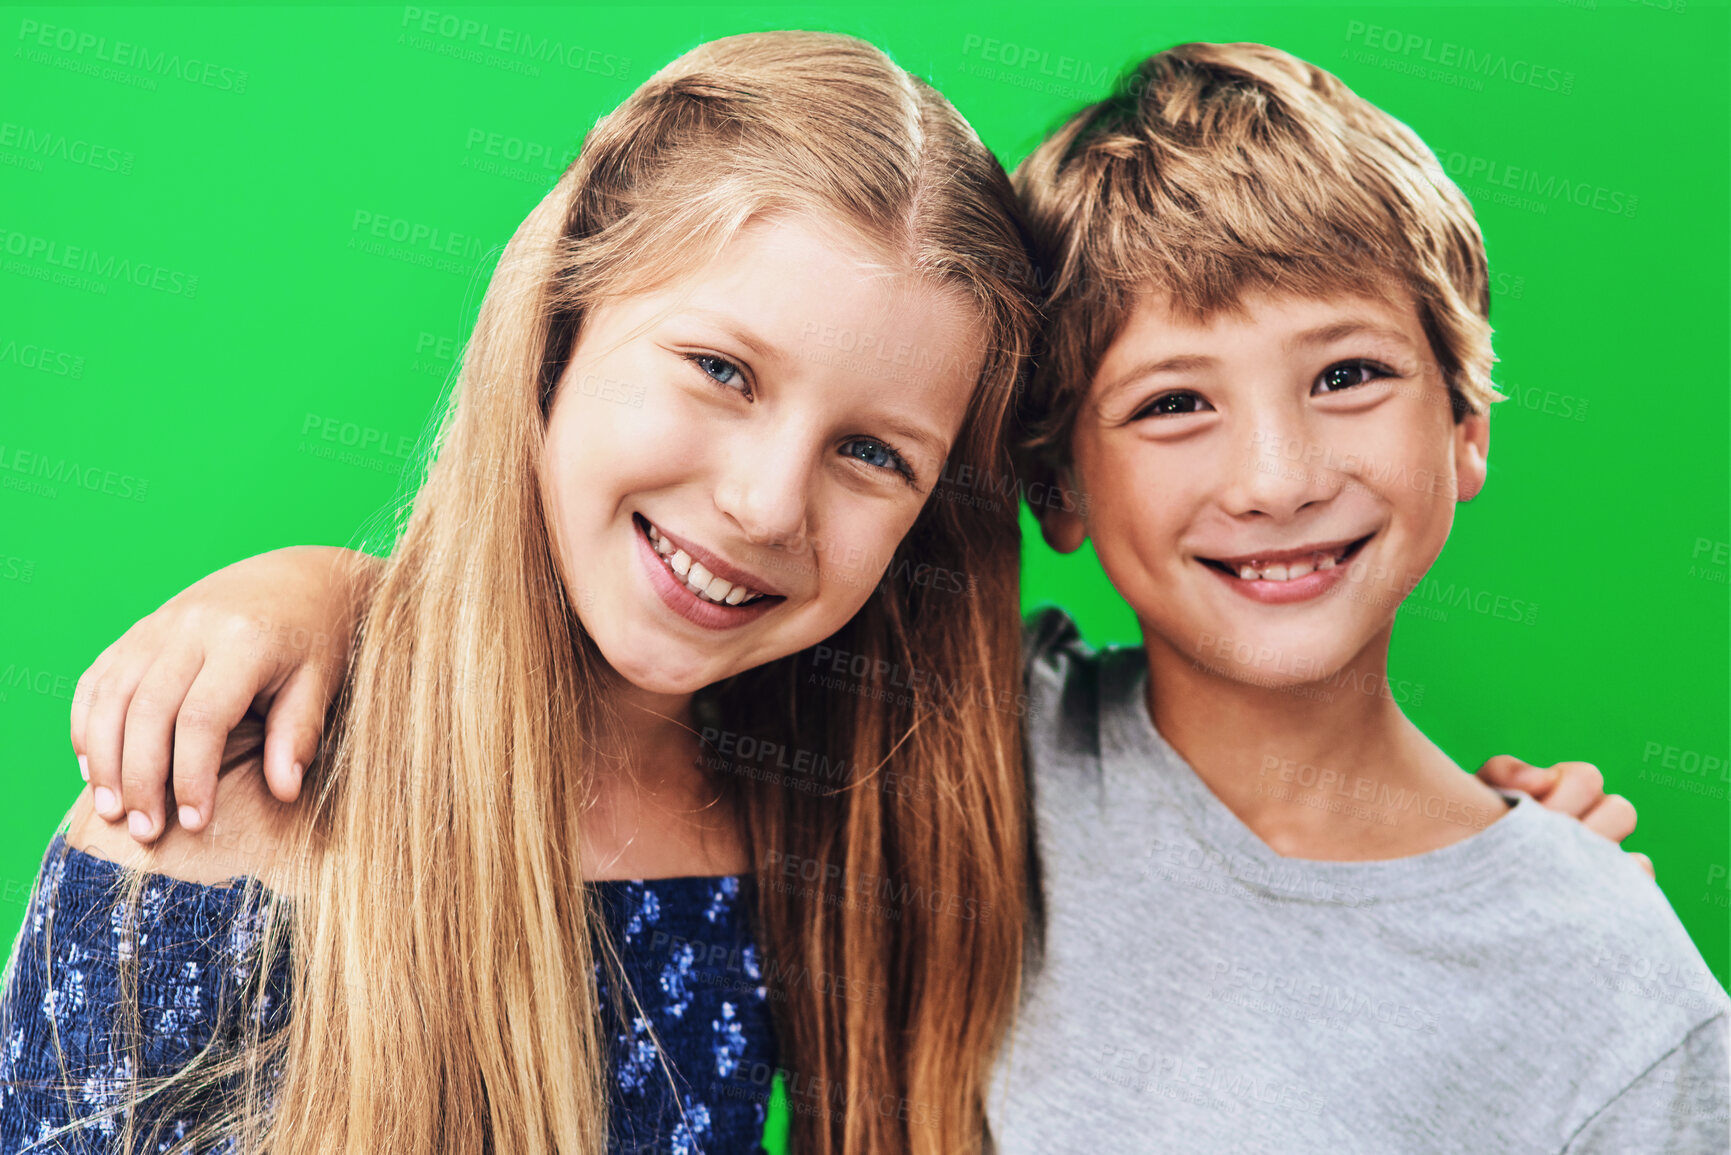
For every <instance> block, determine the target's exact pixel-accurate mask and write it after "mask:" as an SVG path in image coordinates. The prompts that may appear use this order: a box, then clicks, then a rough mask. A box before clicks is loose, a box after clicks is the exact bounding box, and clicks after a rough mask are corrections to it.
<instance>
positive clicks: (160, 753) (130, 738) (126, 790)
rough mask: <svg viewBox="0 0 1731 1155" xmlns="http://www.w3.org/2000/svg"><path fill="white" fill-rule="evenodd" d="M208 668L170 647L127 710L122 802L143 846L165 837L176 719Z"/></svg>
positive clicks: (189, 651) (187, 649) (196, 653)
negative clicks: (190, 690) (163, 832)
mask: <svg viewBox="0 0 1731 1155" xmlns="http://www.w3.org/2000/svg"><path fill="white" fill-rule="evenodd" d="M203 665H204V655H203V653H202V652H201V651H200V650H198V649H196V648H194V647H192V646H188V645H179V646H174V647H172V648H170V649H169V650H168V651H167V652H166V653H164V654H163V655H162V656H161V657H160V658H159V659H158V660H157V661H156V662H155V663H153V664H152V665H151V667H150V668H149V669H148V670H147V671H145V674H144V677H143V678H142V679H140V680H139V682H138V685H137V687H136V688H135V689H134V690H133V692H132V695H131V698H130V699H129V701H128V702H127V705H126V717H125V720H124V722H123V725H122V730H123V733H122V738H121V751H120V800H121V805H122V807H123V808H124V810H125V812H126V826H127V829H128V830H129V831H131V832H132V836H133V837H134V838H136V839H138V840H139V841H140V842H149V841H152V840H154V839H155V838H156V836H157V835H159V834H161V833H162V830H163V811H164V810H165V808H166V806H165V803H166V801H167V799H166V794H167V790H168V775H169V759H170V757H171V755H172V754H173V751H174V734H175V726H176V718H177V717H178V716H179V714H180V710H181V703H182V702H183V701H185V699H186V695H187V691H188V690H189V689H190V688H191V687H192V684H193V682H194V681H195V680H196V679H197V677H198V673H199V670H200V669H201V668H202V667H203Z"/></svg>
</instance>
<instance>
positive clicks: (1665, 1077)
mask: <svg viewBox="0 0 1731 1155" xmlns="http://www.w3.org/2000/svg"><path fill="white" fill-rule="evenodd" d="M1726 1033H1727V1028H1726V1018H1725V1016H1724V1015H1723V1014H1721V1015H1717V1016H1715V1017H1714V1018H1712V1019H1709V1020H1708V1021H1707V1022H1705V1023H1702V1024H1701V1025H1700V1026H1699V1027H1696V1028H1695V1029H1694V1030H1693V1031H1691V1032H1690V1033H1689V1035H1688V1037H1687V1038H1685V1039H1684V1040H1683V1042H1682V1043H1681V1044H1680V1045H1679V1046H1678V1047H1677V1049H1676V1050H1674V1051H1672V1052H1671V1053H1670V1054H1668V1055H1666V1056H1665V1057H1664V1058H1663V1059H1660V1060H1659V1061H1658V1062H1657V1063H1655V1064H1653V1066H1651V1067H1649V1068H1648V1069H1647V1070H1646V1071H1644V1072H1642V1074H1641V1076H1640V1078H1638V1079H1636V1080H1635V1081H1634V1082H1633V1083H1630V1084H1629V1085H1628V1086H1627V1087H1625V1088H1624V1089H1623V1090H1622V1092H1621V1093H1619V1094H1618V1095H1617V1097H1616V1098H1615V1099H1612V1100H1611V1101H1610V1102H1609V1103H1607V1104H1606V1105H1605V1106H1604V1108H1603V1109H1601V1110H1600V1111H1599V1113H1598V1114H1596V1115H1594V1116H1593V1117H1592V1118H1591V1119H1589V1120H1588V1121H1587V1125H1586V1126H1585V1127H1582V1128H1581V1129H1580V1131H1579V1132H1577V1133H1576V1135H1575V1137H1574V1138H1573V1139H1571V1140H1570V1141H1569V1145H1568V1146H1567V1147H1565V1148H1563V1155H1625V1153H1627V1152H1631V1151H1640V1152H1649V1151H1650V1152H1655V1153H1657V1152H1676V1153H1677V1155H1695V1153H1696V1152H1705V1151H1731V1131H1728V1129H1727V1122H1726V1112H1727V1110H1728V1109H1731V1095H1728V1094H1727V1090H1726V1084H1727V1081H1731V1061H1728V1060H1727V1054H1726Z"/></svg>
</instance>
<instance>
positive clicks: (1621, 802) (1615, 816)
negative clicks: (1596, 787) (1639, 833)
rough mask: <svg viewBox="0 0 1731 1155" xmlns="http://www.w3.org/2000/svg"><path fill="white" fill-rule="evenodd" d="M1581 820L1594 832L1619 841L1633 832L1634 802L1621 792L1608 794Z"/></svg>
mask: <svg viewBox="0 0 1731 1155" xmlns="http://www.w3.org/2000/svg"><path fill="white" fill-rule="evenodd" d="M1581 821H1582V822H1583V823H1585V824H1586V827H1587V829H1588V830H1591V831H1593V832H1594V833H1595V834H1602V835H1604V836H1605V837H1606V838H1609V839H1610V840H1611V841H1612V842H1621V841H1623V839H1625V838H1627V837H1629V835H1631V834H1633V833H1634V832H1635V804H1634V803H1633V802H1630V801H1629V800H1628V799H1627V798H1624V797H1623V796H1622V795H1621V794H1608V795H1606V796H1605V800H1604V801H1603V802H1601V803H1599V804H1598V805H1597V806H1595V807H1593V808H1592V809H1591V810H1589V811H1588V812H1587V816H1586V817H1585V818H1583V819H1581Z"/></svg>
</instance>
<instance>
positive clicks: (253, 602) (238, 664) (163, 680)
mask: <svg viewBox="0 0 1731 1155" xmlns="http://www.w3.org/2000/svg"><path fill="white" fill-rule="evenodd" d="M382 565H383V562H382V561H381V559H379V558H375V557H372V556H370V555H368V554H364V553H357V552H355V551H352V550H346V549H336V548H332V547H327V546H294V547H291V548H288V549H279V550H275V551H272V552H271V553H265V554H260V555H259V556H257V557H253V558H247V559H246V560H244V561H240V562H236V563H235V564H233V565H231V566H228V567H227V568H225V569H220V570H218V571H217V572H215V573H213V574H211V575H210V576H209V577H207V578H204V579H202V580H200V581H198V582H196V583H194V584H193V585H191V586H189V587H187V588H186V589H185V590H183V591H182V592H180V593H179V594H176V595H175V596H174V597H173V598H170V599H169V600H168V601H167V602H166V603H164V604H163V606H162V607H161V608H160V609H158V610H157V611H156V612H155V613H153V614H151V615H150V616H149V617H146V618H144V619H143V620H141V621H139V622H138V623H137V624H135V625H134V626H133V627H132V628H131V629H129V630H127V631H126V633H125V634H123V635H122V636H121V637H120V639H119V640H118V641H116V642H115V643H114V644H113V645H111V646H109V647H108V648H107V649H106V650H104V651H103V652H102V653H101V654H100V655H99V656H98V657H97V659H96V661H94V662H92V663H91V665H90V668H89V669H88V670H86V671H85V672H84V675H83V676H82V677H81V678H79V679H78V688H77V691H76V692H75V693H74V695H73V700H72V749H73V751H74V753H76V754H77V755H78V763H79V769H80V771H81V772H82V773H83V774H84V776H85V778H86V779H87V780H88V781H89V783H90V785H91V789H92V792H93V796H94V798H93V800H94V804H95V810H96V812H97V813H98V814H99V815H101V817H102V818H104V819H106V820H108V821H110V822H122V821H124V822H125V823H126V826H127V829H128V830H129V831H130V833H131V834H132V836H133V837H134V838H136V839H138V840H139V841H141V842H149V841H152V840H154V839H155V838H157V837H158V836H159V835H160V834H161V833H162V832H163V830H164V829H165V828H166V825H167V818H166V812H167V803H168V799H167V798H166V797H165V788H166V787H167V786H169V785H170V783H171V782H172V786H173V799H174V802H175V804H176V807H177V812H176V821H177V823H178V824H179V825H181V826H184V827H185V828H187V829H188V830H191V831H198V830H202V829H204V828H205V826H206V825H207V824H208V823H209V822H210V819H211V816H212V813H213V811H214V808H215V800H216V782H217V770H218V768H219V766H220V764H221V761H222V754H223V747H224V745H225V744H226V743H227V741H228V738H229V734H230V732H231V731H233V730H234V729H235V728H236V727H237V726H238V725H239V724H240V723H241V721H242V720H243V719H245V718H247V717H248V716H249V715H251V716H253V717H255V718H262V719H263V720H264V723H265V739H264V777H265V781H266V783H267V784H268V785H269V787H270V792H271V793H272V794H273V795H275V796H276V798H278V799H279V800H281V801H283V802H293V801H294V800H295V799H296V798H297V797H298V796H299V793H300V785H301V777H302V775H303V773H304V772H305V767H306V766H308V765H309V764H311V762H312V759H313V755H314V754H315V753H316V752H317V751H318V746H319V739H320V736H321V734H322V733H323V731H324V721H325V711H326V708H327V707H328V706H329V705H330V702H331V699H332V698H333V697H334V696H335V695H336V692H337V689H338V688H339V687H340V685H341V683H342V679H343V676H344V673H345V672H346V670H347V667H348V661H349V652H350V646H351V643H352V640H353V635H354V628H355V624H356V621H357V620H358V617H359V613H360V609H361V607H362V606H363V605H365V603H366V599H367V597H368V595H369V594H370V593H371V590H372V587H373V583H374V582H375V581H376V580H377V576H378V571H379V568H380V567H381V566H382Z"/></svg>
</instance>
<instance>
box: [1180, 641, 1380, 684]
mask: <svg viewBox="0 0 1731 1155" xmlns="http://www.w3.org/2000/svg"><path fill="white" fill-rule="evenodd" d="M1168 645H1169V646H1171V648H1172V649H1173V651H1174V652H1175V653H1176V654H1178V655H1179V656H1180V657H1182V658H1183V659H1184V661H1185V663H1186V664H1187V665H1189V666H1190V667H1191V668H1192V669H1195V670H1197V671H1200V672H1203V673H1206V674H1210V675H1212V676H1214V677H1218V678H1225V679H1228V680H1230V681H1233V682H1237V683H1239V684H1240V685H1244V686H1256V687H1259V688H1262V689H1269V690H1282V691H1291V692H1294V693H1300V694H1305V695H1307V696H1309V695H1313V694H1321V693H1325V692H1327V691H1328V690H1329V689H1330V688H1331V687H1333V686H1334V685H1336V684H1337V683H1339V682H1341V681H1342V679H1343V678H1344V677H1345V676H1346V674H1347V672H1348V670H1349V669H1350V668H1351V667H1352V666H1353V664H1354V661H1353V660H1354V658H1356V657H1357V656H1358V655H1359V654H1360V653H1362V652H1363V650H1364V646H1362V645H1357V646H1355V645H1353V644H1352V643H1351V642H1347V643H1345V644H1342V641H1341V639H1340V638H1339V637H1338V636H1336V637H1333V638H1331V639H1329V640H1327V641H1319V640H1315V639H1293V638H1280V637H1273V636H1269V635H1267V634H1258V633H1255V632H1251V631H1244V632H1241V633H1240V634H1238V635H1237V636H1236V637H1233V636H1229V635H1225V634H1221V633H1211V632H1205V631H1199V632H1197V633H1196V634H1195V635H1194V636H1192V637H1191V638H1189V639H1188V640H1187V641H1186V642H1185V643H1184V644H1183V645H1182V646H1179V645H1173V644H1172V641H1171V640H1169V641H1168Z"/></svg>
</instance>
